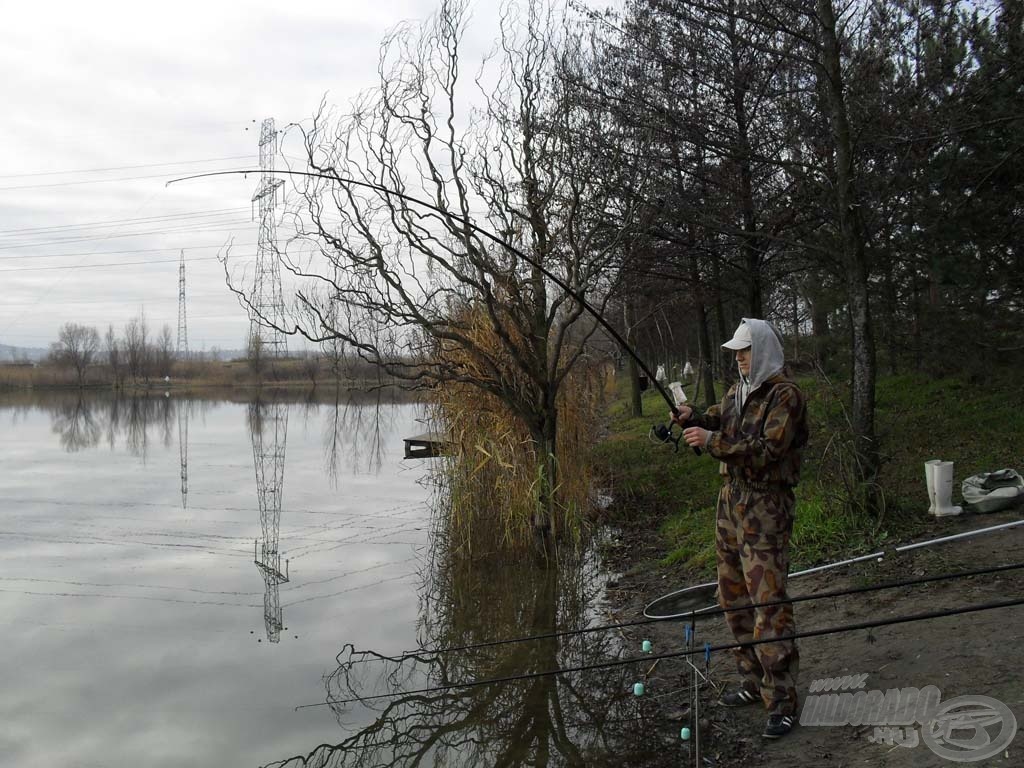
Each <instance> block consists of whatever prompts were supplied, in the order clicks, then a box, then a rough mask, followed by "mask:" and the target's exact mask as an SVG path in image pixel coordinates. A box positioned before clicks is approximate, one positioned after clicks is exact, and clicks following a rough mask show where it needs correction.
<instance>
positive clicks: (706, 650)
mask: <svg viewBox="0 0 1024 768" xmlns="http://www.w3.org/2000/svg"><path fill="white" fill-rule="evenodd" d="M1018 605H1024V597H1020V598H1016V599H1014V600H1001V601H997V602H992V603H980V604H977V605H968V606H965V607H963V608H947V609H944V610H941V611H928V612H927V613H912V614H908V615H905V616H894V617H892V618H889V619H875V620H873V621H862V622H857V623H854V624H840V625H839V626H834V627H822V628H821V629H809V630H806V631H804V632H793V633H791V634H788V635H779V636H776V637H763V638H756V639H754V640H744V641H743V642H735V643H723V644H721V645H710V644H707V645H705V646H704V647H703V648H691V649H686V650H682V651H669V652H667V653H660V654H653V655H652V654H645V655H643V656H631V657H629V658H625V659H612V660H610V661H605V662H599V663H597V664H581V665H578V666H575V667H561V668H559V669H552V670H547V671H545V672H525V673H522V674H519V675H508V676H506V677H495V678H488V679H486V680H473V681H471V682H468V683H449V684H447V685H436V686H433V687H430V688H419V689H416V690H412V691H401V692H396V693H381V694H376V695H374V696H357V697H355V698H351V699H335V700H334V701H322V702H317V703H316V704H300V705H299V706H297V707H295V711H298V710H300V709H312V708H315V707H329V706H336V705H341V704H354V703H356V702H359V703H365V702H367V701H375V700H378V699H394V698H397V697H399V696H412V695H418V694H424V693H441V692H444V691H451V690H461V689H465V688H476V687H479V686H481V685H495V684H498V683H512V682H517V681H520V680H533V679H536V678H539V677H551V676H553V675H565V674H570V673H573V672H590V671H594V670H598V669H611V668H613V667H621V666H625V665H628V664H638V663H650V662H652V661H661V660H663V659H678V658H684V657H690V656H696V655H698V654H704V655H707V654H711V653H717V652H719V651H733V650H736V649H739V648H751V647H753V646H755V645H762V644H764V643H779V642H784V641H788V640H802V639H804V638H808V637H822V636H825V635H836V634H841V633H844V632H856V631H859V630H862V629H877V628H879V627H888V626H892V625H895V624H909V623H912V622H915V621H928V620H931V619H941V618H946V617H949V616H961V615H965V614H968V613H978V612H980V611H992V610H996V609H998V608H1013V607H1015V606H1018Z"/></svg>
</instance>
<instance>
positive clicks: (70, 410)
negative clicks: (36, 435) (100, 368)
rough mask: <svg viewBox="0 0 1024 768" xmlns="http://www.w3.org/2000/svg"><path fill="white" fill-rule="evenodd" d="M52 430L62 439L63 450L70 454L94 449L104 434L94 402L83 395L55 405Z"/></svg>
mask: <svg viewBox="0 0 1024 768" xmlns="http://www.w3.org/2000/svg"><path fill="white" fill-rule="evenodd" d="M50 428H51V429H52V430H53V431H54V432H55V433H56V434H57V435H58V437H59V438H60V445H61V448H63V449H64V450H65V451H67V452H68V453H76V452H78V451H82V450H85V449H87V448H92V447H93V446H94V445H96V444H98V443H99V441H100V435H101V434H102V428H101V426H100V424H99V422H98V421H97V420H96V417H95V415H94V412H93V402H92V401H91V400H89V399H87V398H85V397H83V396H82V395H81V394H79V395H78V396H77V397H75V398H73V399H69V400H64V401H61V402H58V403H57V404H56V405H55V407H54V409H53V421H52V422H51V427H50Z"/></svg>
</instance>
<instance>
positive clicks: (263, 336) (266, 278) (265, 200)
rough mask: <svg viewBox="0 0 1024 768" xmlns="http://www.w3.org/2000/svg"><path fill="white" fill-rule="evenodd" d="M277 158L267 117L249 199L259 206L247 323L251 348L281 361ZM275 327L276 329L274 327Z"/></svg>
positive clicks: (284, 346) (274, 132) (274, 137)
mask: <svg viewBox="0 0 1024 768" xmlns="http://www.w3.org/2000/svg"><path fill="white" fill-rule="evenodd" d="M276 154H277V130H276V129H275V128H274V118H272V117H268V118H267V119H266V120H264V121H263V125H262V126H261V128H260V170H261V171H262V173H261V176H260V184H259V186H258V187H257V188H256V192H255V193H254V194H253V196H252V201H253V202H254V203H255V202H257V201H258V202H259V210H260V233H259V238H258V240H257V246H256V249H257V250H256V277H255V280H254V281H253V286H252V295H251V296H250V298H249V303H250V305H251V308H252V309H251V311H252V317H251V318H250V322H249V341H250V344H253V343H258V344H259V346H260V354H261V355H262V356H265V357H283V356H284V355H286V354H287V353H288V346H287V343H286V342H285V335H284V334H283V333H282V332H281V331H280V330H278V329H279V328H283V327H284V300H283V299H282V298H281V265H280V263H279V262H278V260H277V220H276V218H275V208H276V205H277V190H278V189H279V188H280V187H281V185H282V184H284V182H283V181H281V180H280V179H275V178H274V156H275V155H276ZM275 326H276V327H275Z"/></svg>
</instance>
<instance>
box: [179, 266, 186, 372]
mask: <svg viewBox="0 0 1024 768" xmlns="http://www.w3.org/2000/svg"><path fill="white" fill-rule="evenodd" d="M187 357H188V324H187V322H186V317H185V251H182V252H181V261H180V262H179V263H178V359H179V360H184V359H186V358H187Z"/></svg>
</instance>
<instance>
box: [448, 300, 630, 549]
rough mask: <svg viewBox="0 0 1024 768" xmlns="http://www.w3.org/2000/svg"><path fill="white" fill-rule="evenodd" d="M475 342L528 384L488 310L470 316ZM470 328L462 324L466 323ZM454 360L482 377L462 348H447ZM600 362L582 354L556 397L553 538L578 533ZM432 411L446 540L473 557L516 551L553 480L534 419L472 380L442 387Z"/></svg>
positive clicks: (602, 387) (601, 385) (604, 374)
mask: <svg viewBox="0 0 1024 768" xmlns="http://www.w3.org/2000/svg"><path fill="white" fill-rule="evenodd" d="M469 318H470V321H469V322H468V323H467V324H468V325H469V326H470V333H471V335H472V337H473V341H474V342H475V343H476V344H477V345H479V346H480V347H481V348H484V349H486V350H488V352H489V353H490V355H491V356H492V358H497V359H498V360H499V361H501V362H503V363H504V365H503V366H502V367H503V371H502V373H503V376H504V379H505V381H506V383H508V382H511V383H512V384H511V386H513V387H516V386H519V387H524V388H525V387H528V386H530V384H529V383H527V382H526V381H524V380H523V379H524V378H525V377H524V376H523V374H522V373H521V372H519V371H517V370H516V368H515V366H514V365H513V364H512V361H511V359H505V358H508V355H507V353H505V354H503V342H502V341H500V340H499V339H498V338H497V336H496V334H495V333H494V332H493V330H492V329H491V327H490V324H489V321H488V320H487V318H486V316H485V315H484V313H483V312H479V313H477V314H475V315H473V314H470V315H469ZM464 330H465V329H464ZM443 354H444V355H445V356H446V359H447V360H448V361H455V362H457V363H458V364H459V365H460V366H461V367H462V368H463V370H465V371H466V372H467V373H468V374H469V375H471V376H473V375H476V376H478V377H479V378H480V379H484V378H485V373H484V371H483V370H481V369H480V368H481V366H478V365H476V364H475V361H474V360H473V358H472V356H471V355H470V354H469V353H467V352H466V351H465V350H463V349H461V348H456V347H451V348H445V349H444V350H443ZM610 381H611V376H610V372H609V370H608V367H607V366H606V365H604V364H603V363H594V362H591V361H588V360H587V359H586V358H583V359H582V360H581V361H580V362H578V363H577V365H575V366H574V368H573V370H572V371H570V373H569V374H568V375H567V376H566V378H565V379H564V382H563V384H562V386H561V387H560V389H559V393H558V396H557V399H556V409H557V419H558V421H557V425H558V426H557V433H556V441H555V461H556V467H557V470H556V475H557V478H556V481H555V486H554V488H553V494H552V495H553V497H554V501H555V504H554V505H553V506H554V513H553V517H552V519H551V520H550V523H551V533H552V536H553V538H555V539H562V540H565V539H570V540H578V538H579V536H580V534H581V532H582V530H583V528H584V525H585V519H586V513H587V511H588V508H589V501H590V498H591V491H592V488H591V448H592V445H593V441H594V430H595V427H596V421H597V416H598V414H599V413H601V408H602V403H603V402H604V398H605V397H606V395H607V392H608V391H609V387H610ZM432 405H433V408H432V415H433V418H434V420H435V421H436V423H438V424H439V425H440V427H441V431H442V432H443V433H444V434H445V435H446V438H447V440H448V442H449V452H448V454H447V455H446V457H445V458H444V460H443V461H442V462H441V465H440V471H441V473H442V482H443V483H444V485H445V487H446V489H447V491H448V493H447V494H446V495H445V500H444V504H443V509H442V513H443V518H444V519H443V523H444V525H443V526H442V527H443V529H444V535H445V536H446V537H447V539H448V544H449V546H451V547H453V548H454V549H455V550H456V551H458V552H461V553H462V554H465V555H468V556H470V557H471V558H477V557H488V556H494V555H513V556H515V555H517V554H522V553H524V552H525V551H527V550H528V549H529V548H530V546H531V545H532V543H533V541H534V531H533V529H532V523H531V521H532V519H533V516H534V513H535V512H537V510H538V507H539V505H541V504H542V493H543V489H544V487H545V484H546V480H547V478H546V477H545V476H544V465H545V458H546V457H544V456H541V455H539V453H538V446H537V445H536V443H535V441H534V439H533V438H532V437H531V433H530V430H529V428H528V425H527V424H525V423H524V422H523V420H522V419H521V418H520V417H518V416H517V415H516V414H515V413H513V411H512V410H511V409H510V408H509V406H508V405H507V404H505V403H504V402H503V401H502V400H501V399H499V398H498V397H497V396H495V395H492V394H489V393H488V392H486V391H484V390H482V389H481V388H479V387H477V386H475V385H472V384H466V383H455V382H449V383H446V384H444V385H442V386H439V387H437V388H436V389H435V391H434V394H433V398H432Z"/></svg>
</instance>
